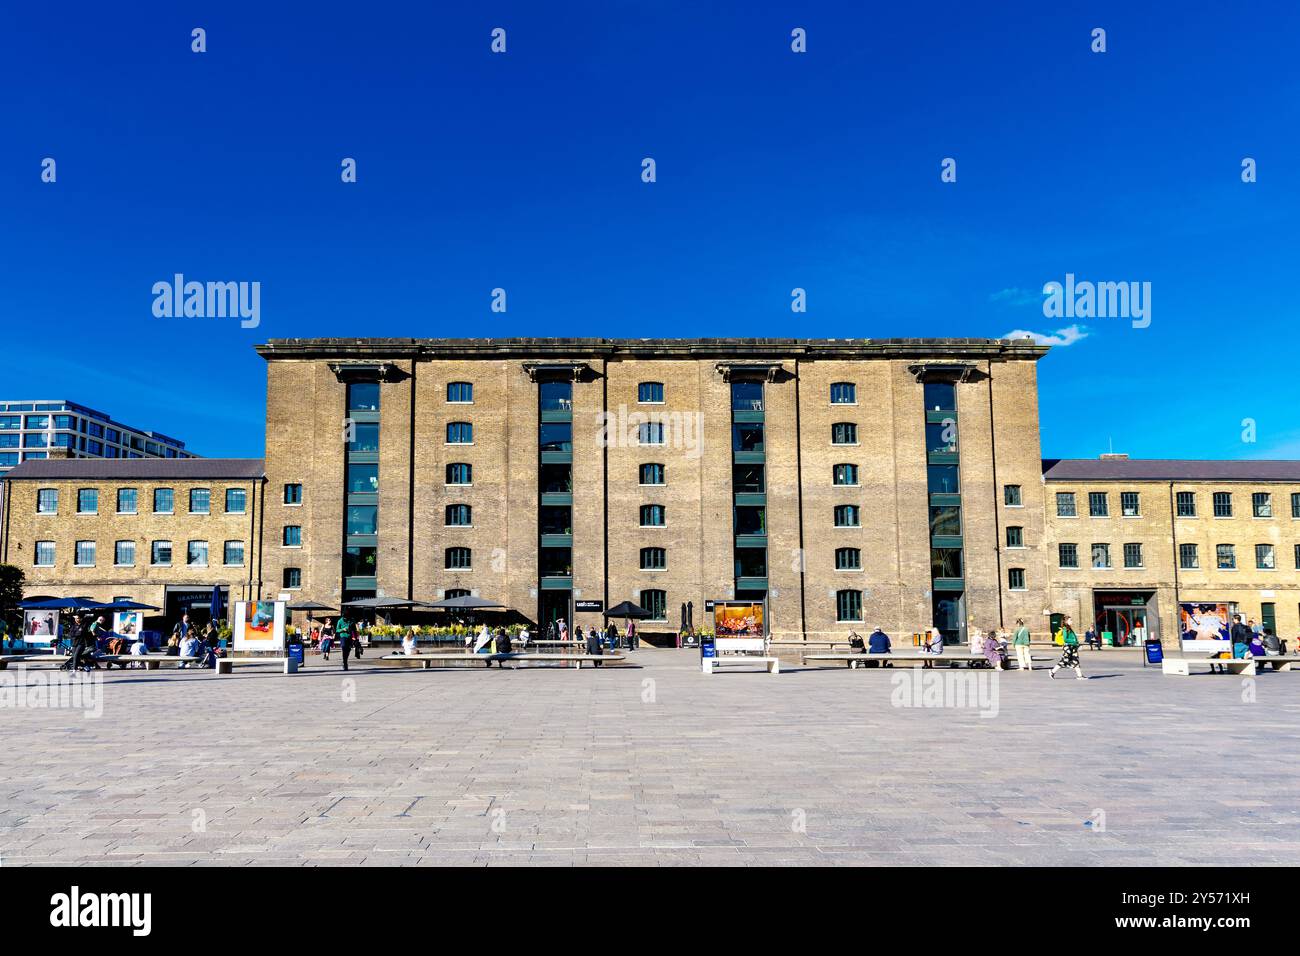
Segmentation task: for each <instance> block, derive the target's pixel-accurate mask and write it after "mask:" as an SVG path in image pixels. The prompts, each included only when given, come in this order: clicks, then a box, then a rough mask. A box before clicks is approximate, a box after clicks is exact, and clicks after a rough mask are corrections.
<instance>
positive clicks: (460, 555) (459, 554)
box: [444, 548, 563, 571]
mask: <svg viewBox="0 0 1300 956" xmlns="http://www.w3.org/2000/svg"><path fill="white" fill-rule="evenodd" d="M560 550H563V549H560ZM472 557H473V556H472V555H471V553H470V549H469V548H448V549H447V551H446V554H445V555H444V560H445V564H446V567H447V570H449V571H468V570H470V568H471V559H472Z"/></svg>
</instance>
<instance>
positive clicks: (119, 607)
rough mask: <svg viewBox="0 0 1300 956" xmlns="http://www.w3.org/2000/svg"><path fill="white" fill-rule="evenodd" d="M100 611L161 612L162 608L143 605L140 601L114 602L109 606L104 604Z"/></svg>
mask: <svg viewBox="0 0 1300 956" xmlns="http://www.w3.org/2000/svg"><path fill="white" fill-rule="evenodd" d="M100 610H101V611H161V610H162V608H160V607H154V606H153V605H152V604H144V603H141V602H140V601H114V602H112V603H111V604H105V605H104V606H103V607H102V608H100Z"/></svg>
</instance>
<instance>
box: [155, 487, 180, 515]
mask: <svg viewBox="0 0 1300 956" xmlns="http://www.w3.org/2000/svg"><path fill="white" fill-rule="evenodd" d="M175 508H176V501H175V495H174V494H173V492H172V489H170V488H155V489H154V490H153V510H154V514H160V515H169V514H172V513H173V512H174V511H175Z"/></svg>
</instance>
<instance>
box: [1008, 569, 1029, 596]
mask: <svg viewBox="0 0 1300 956" xmlns="http://www.w3.org/2000/svg"><path fill="white" fill-rule="evenodd" d="M1007 587H1008V588H1010V589H1011V590H1012V591H1023V590H1024V589H1025V569H1024V568H1008V569H1007Z"/></svg>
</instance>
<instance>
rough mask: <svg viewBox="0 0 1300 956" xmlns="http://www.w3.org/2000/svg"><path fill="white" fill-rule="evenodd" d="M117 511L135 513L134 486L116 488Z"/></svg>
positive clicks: (122, 513) (121, 513) (127, 513)
mask: <svg viewBox="0 0 1300 956" xmlns="http://www.w3.org/2000/svg"><path fill="white" fill-rule="evenodd" d="M117 513H118V514H120V515H133V514H135V513H136V492H135V489H134V488H119V489H117Z"/></svg>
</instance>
